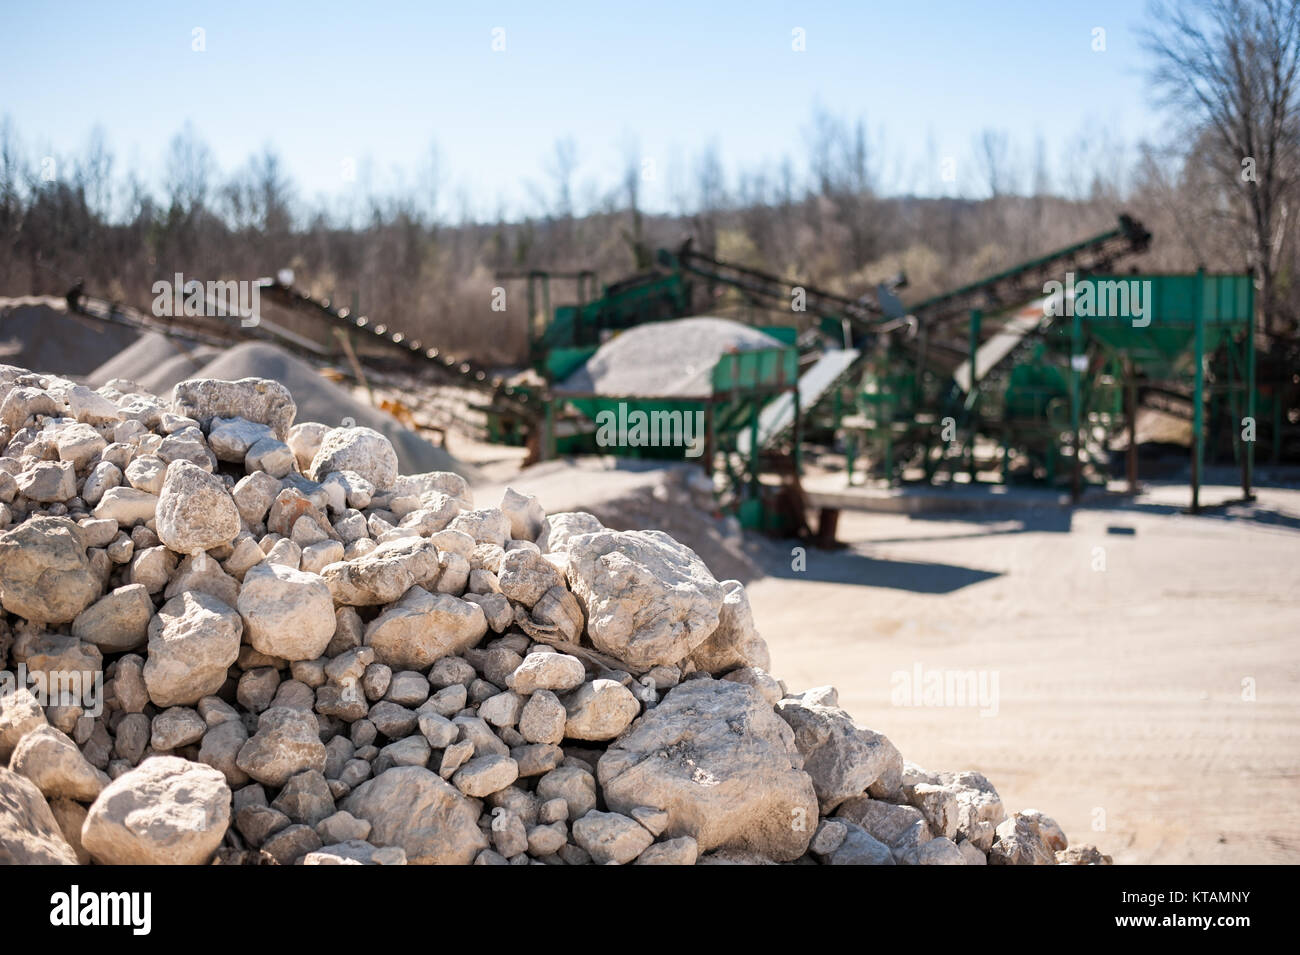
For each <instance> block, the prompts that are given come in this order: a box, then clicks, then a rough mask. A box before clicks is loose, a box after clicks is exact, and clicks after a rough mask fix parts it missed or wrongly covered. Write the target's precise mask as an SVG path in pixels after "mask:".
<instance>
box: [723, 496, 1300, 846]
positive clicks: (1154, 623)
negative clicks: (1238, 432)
mask: <svg viewBox="0 0 1300 955" xmlns="http://www.w3.org/2000/svg"><path fill="white" fill-rule="evenodd" d="M1233 494H1234V491H1233V489H1232V488H1228V487H1218V488H1208V489H1206V491H1205V496H1204V497H1203V500H1207V501H1222V500H1228V499H1230V498H1231V497H1232V496H1233ZM1186 498H1187V489H1186V486H1185V485H1182V486H1177V487H1167V488H1160V487H1157V488H1154V489H1152V490H1151V491H1150V492H1149V493H1147V494H1145V495H1143V496H1142V497H1141V498H1139V499H1138V500H1136V501H1135V502H1134V503H1133V504H1131V505H1127V506H1123V507H1118V508H1108V509H1083V510H1077V511H1075V512H1073V515H1072V516H1071V514H1070V512H1069V511H1068V510H1061V511H1059V512H1056V511H1051V512H1047V513H1044V512H1043V511H1035V512H1032V513H1028V512H1026V513H1025V514H1024V515H1023V516H1021V517H1017V516H1016V515H1015V514H1011V515H1009V516H1008V515H1007V514H1002V515H999V516H996V517H988V516H982V517H979V518H972V519H965V520H963V519H954V518H953V516H952V515H943V516H942V518H941V519H937V520H930V519H924V518H920V517H916V516H911V517H909V516H906V515H893V514H889V515H868V514H850V513H847V512H846V513H845V514H844V515H843V516H842V518H841V521H840V530H839V537H840V540H841V541H845V542H847V543H848V544H849V545H850V546H849V547H848V548H847V549H845V550H842V551H838V552H833V551H818V550H815V549H809V550H808V551H807V553H806V569H805V570H802V571H800V570H792V569H791V563H792V560H793V558H792V557H791V556H790V554H788V553H786V551H787V550H788V549H789V548H788V547H787V548H780V549H778V548H777V547H775V546H773V547H772V548H771V549H770V550H769V552H768V557H767V563H768V567H767V569H768V572H769V574H770V576H767V577H765V578H762V579H760V580H757V581H754V582H753V583H751V584H750V585H749V594H750V600H751V603H752V604H753V608H754V616H755V619H756V621H757V622H758V625H759V628H760V629H761V631H762V633H763V635H764V636H765V637H766V638H767V640H768V643H769V645H770V646H771V648H772V669H773V672H774V673H775V674H776V675H777V676H779V677H780V678H782V679H784V680H785V681H786V683H787V684H788V685H789V686H790V687H791V688H792V689H802V688H806V687H810V686H816V685H821V684H827V683H830V684H834V685H835V686H837V687H838V688H839V693H840V702H841V704H842V705H843V706H844V707H845V708H846V709H848V711H849V712H850V713H852V714H853V715H854V717H855V718H856V720H857V721H858V723H859V724H860V725H864V726H867V727H870V728H872V729H875V730H877V731H879V732H882V733H884V734H885V735H887V736H888V737H890V738H891V739H892V740H893V741H894V743H895V744H897V746H898V747H899V749H901V750H902V752H903V754H904V756H905V757H906V758H907V759H910V760H911V761H913V762H915V763H918V764H920V765H922V766H924V767H926V768H927V769H932V770H960V769H977V770H980V771H981V772H983V773H985V774H986V775H987V776H988V777H989V778H990V779H991V780H992V781H993V783H994V784H995V785H996V786H997V788H998V790H999V791H1000V793H1001V794H1002V797H1003V799H1004V801H1005V802H1006V804H1007V806H1008V808H1009V809H1023V808H1030V807H1033V808H1037V809H1041V810H1043V811H1044V812H1047V813H1048V814H1049V815H1052V816H1054V817H1055V818H1056V819H1057V820H1058V821H1059V822H1060V823H1061V825H1062V826H1063V827H1064V828H1065V831H1066V833H1067V834H1068V835H1069V836H1070V837H1071V840H1072V841H1074V842H1094V843H1095V844H1097V845H1098V846H1099V847H1100V848H1101V849H1102V851H1104V852H1106V853H1109V854H1111V855H1112V856H1114V858H1115V861H1116V863H1211V862H1219V863H1244V862H1291V863H1294V862H1297V861H1300V648H1298V646H1297V639H1298V638H1300V491H1296V490H1267V489H1265V490H1262V491H1260V493H1259V500H1258V502H1257V503H1256V504H1255V505H1254V506H1251V507H1245V506H1235V507H1227V508H1217V509H1213V510H1211V511H1210V512H1209V513H1206V514H1205V515H1203V516H1197V517H1193V516H1190V515H1187V514H1184V513H1181V509H1182V508H1183V507H1184V506H1185V505H1186ZM795 556H797V555H795ZM918 668H919V674H918ZM936 674H937V676H936ZM904 675H905V677H906V679H905V677H904ZM949 675H954V676H961V677H963V678H966V677H967V675H971V676H974V677H975V679H976V682H974V683H968V684H965V685H967V686H970V687H971V688H978V687H980V684H979V683H978V680H979V679H981V678H982V679H983V680H984V683H983V684H982V687H983V689H984V691H985V693H986V694H987V695H986V696H985V697H984V698H983V700H982V701H981V700H979V699H974V698H972V697H973V696H974V695H975V694H968V695H967V697H966V698H965V699H963V698H962V696H961V695H960V694H959V693H958V692H957V691H956V685H954V690H953V692H952V693H950V694H949V695H947V696H944V695H942V694H938V695H935V696H934V697H932V698H927V697H925V696H923V695H921V694H920V693H919V692H918V693H916V694H910V695H909V694H908V692H907V690H908V688H909V684H916V685H919V686H921V687H924V686H926V685H927V681H931V680H935V679H939V680H943V679H945V678H946V677H948V676H949ZM918 676H919V677H920V680H919V683H918V681H917V677H918ZM909 703H911V704H921V705H906V704H909ZM931 703H940V704H944V705H928V704H931ZM981 703H982V704H983V705H981Z"/></svg>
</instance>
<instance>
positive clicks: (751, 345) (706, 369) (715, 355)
mask: <svg viewBox="0 0 1300 955" xmlns="http://www.w3.org/2000/svg"><path fill="white" fill-rule="evenodd" d="M780 345H781V342H779V341H778V340H777V339H775V338H773V337H772V336H770V335H768V334H766V333H765V332H760V331H758V330H757V329H754V328H750V327H749V326H748V325H742V324H740V323H739V322H733V321H731V320H729V319H725V318H707V317H701V318H682V319H678V320H677V321H672V322H651V323H650V324H648V325H641V326H638V327H637V328H632V329H629V330H628V331H625V332H623V333H622V334H620V335H618V336H616V337H615V338H612V339H610V340H609V341H608V342H606V343H605V344H604V345H601V346H600V348H599V349H598V350H597V351H596V353H595V354H594V355H592V356H591V358H590V359H588V361H587V363H586V364H585V365H583V366H582V367H581V368H579V369H578V370H577V371H575V372H574V373H573V374H572V375H570V376H569V377H568V378H566V379H565V380H564V381H563V382H562V383H561V384H560V385H559V386H557V387H556V389H555V390H556V391H557V392H560V393H566V392H567V393H569V394H592V393H594V394H599V395H628V396H633V395H643V396H647V397H668V396H674V397H683V398H696V397H700V398H702V397H706V396H708V395H709V394H711V393H712V391H713V386H712V381H713V366H714V365H716V364H717V363H718V359H719V358H721V357H722V356H723V355H724V354H726V353H727V352H731V351H750V350H753V349H757V348H774V347H779V346H780Z"/></svg>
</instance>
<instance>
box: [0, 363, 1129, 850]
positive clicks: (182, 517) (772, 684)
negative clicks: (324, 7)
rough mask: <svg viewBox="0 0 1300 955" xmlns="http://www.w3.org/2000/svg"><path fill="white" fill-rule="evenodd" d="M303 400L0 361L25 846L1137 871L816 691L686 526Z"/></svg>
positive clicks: (0, 471)
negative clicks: (574, 498)
mask: <svg viewBox="0 0 1300 955" xmlns="http://www.w3.org/2000/svg"><path fill="white" fill-rule="evenodd" d="M297 411H298V409H297V407H296V406H295V404H294V401H293V398H292V397H291V395H290V393H289V391H288V390H287V389H286V388H284V386H282V385H280V384H279V383H277V382H275V381H271V380H267V379H259V378H248V379H242V380H239V381H220V380H212V379H205V380H198V381H188V382H183V383H181V384H180V385H178V386H177V387H176V389H175V392H174V393H173V395H172V397H171V398H170V400H160V399H158V398H155V397H152V396H148V395H144V394H138V393H135V394H123V393H120V392H119V391H117V390H116V389H114V388H112V387H105V388H101V389H100V390H99V391H91V390H89V389H88V388H86V387H84V386H77V385H74V384H73V383H72V382H69V381H66V380H62V379H58V378H53V377H48V376H39V375H32V374H29V373H27V372H24V371H22V370H20V369H14V368H8V367H2V366H0V451H2V452H3V453H2V454H0V607H2V608H3V614H0V663H2V664H4V665H5V667H6V669H5V670H4V671H3V673H2V674H0V679H5V680H6V683H5V684H4V685H3V686H0V691H2V692H0V766H7V768H0V862H8V863H38V862H40V863H65V864H74V863H78V862H80V863H86V862H89V861H94V862H99V863H109V864H141V863H171V864H186V863H188V864H200V863H206V862H212V861H215V862H219V863H223V864H271V863H278V864H285V865H287V864H295V863H301V864H308V865H332V864H358V863H359V864H383V865H390V864H427V863H459V864H466V863H477V864H530V863H534V862H538V863H544V864H569V865H574V864H583V863H597V864H603V863H609V862H616V863H631V862H635V863H638V864H691V863H696V862H702V863H755V864H766V863H771V862H802V863H823V864H833V865H843V864H881V865H893V864H951V865H963V864H973V865H982V864H985V863H992V864H1030V863H1033V864H1049V863H1056V862H1076V863H1078V862H1103V861H1108V860H1106V859H1105V857H1102V856H1100V855H1099V854H1098V853H1097V851H1096V850H1095V849H1093V848H1092V847H1090V846H1082V847H1068V848H1067V844H1066V840H1065V836H1064V834H1063V833H1062V832H1061V830H1060V827H1059V826H1058V825H1056V824H1055V823H1054V822H1053V821H1052V820H1051V819H1050V818H1049V817H1047V816H1044V815H1042V814H1041V813H1038V812H1035V811H1032V810H1029V811H1025V812H1021V813H1016V814H1014V815H1011V816H1008V815H1007V814H1006V812H1005V811H1004V809H1003V806H1002V803H1001V800H1000V799H999V798H998V795H997V792H996V791H995V790H994V788H993V786H992V785H991V784H990V783H989V782H988V780H986V779H985V778H984V777H983V776H981V775H980V774H979V773H973V772H966V773H929V772H926V771H925V770H922V769H920V768H919V767H917V766H914V765H911V764H909V763H905V762H904V761H903V758H902V756H901V755H900V754H899V752H898V750H897V749H896V748H895V747H894V746H893V745H892V744H891V743H890V742H889V740H887V739H886V738H885V737H884V736H881V735H880V734H878V733H875V732H872V731H870V730H866V729H862V728H860V727H858V726H857V725H855V724H854V722H853V720H852V718H851V717H850V716H849V714H848V713H846V712H845V711H844V710H843V709H841V708H840V707H839V706H838V705H837V701H836V694H835V690H834V689H833V688H831V687H821V688H818V689H814V690H809V691H806V692H803V693H792V692H790V691H789V690H788V689H787V688H786V687H785V686H784V685H783V684H782V683H781V682H780V681H778V680H777V679H776V678H774V677H773V676H771V675H770V674H769V673H768V672H767V670H768V653H767V648H766V645H765V644H764V642H763V640H762V638H761V637H760V636H759V634H758V632H757V630H756V628H755V625H754V621H753V618H752V615H751V614H750V611H749V605H748V601H747V599H746V596H745V589H744V587H743V586H742V585H741V584H740V583H739V582H738V581H734V580H723V581H719V580H717V579H716V578H715V577H714V576H713V574H712V573H710V571H709V569H708V568H707V567H706V566H705V565H704V564H703V562H702V561H701V560H700V559H699V558H698V556H697V555H696V554H695V553H694V552H693V551H691V550H690V549H688V548H686V547H684V546H683V545H681V544H679V543H678V542H677V541H675V540H674V539H673V538H671V537H669V536H668V535H666V534H664V533H662V532H658V531H612V530H609V529H607V528H605V527H603V526H602V525H601V524H600V522H599V521H598V520H597V519H596V518H595V517H593V516H591V515H590V514H586V513H582V512H565V513H558V514H551V515H549V516H548V515H547V514H546V513H545V512H544V511H543V509H542V507H541V505H540V504H539V502H538V501H537V499H536V498H533V497H530V496H526V495H521V494H518V493H516V492H514V491H510V490H507V491H506V492H505V493H504V494H503V496H502V498H501V500H500V502H499V503H498V504H497V505H495V506H481V507H476V506H475V502H474V501H473V500H472V499H471V497H470V492H469V489H468V487H467V485H466V483H465V481H464V480H463V479H462V478H460V477H459V476H458V475H456V474H453V473H450V472H445V471H444V472H430V473H423V474H414V475H402V474H400V471H399V467H398V457H397V454H396V453H395V451H394V449H393V447H392V445H391V443H390V442H389V441H388V440H387V439H386V438H385V437H384V436H383V435H381V434H379V433H377V432H375V431H373V430H370V429H368V428H364V427H334V428H332V427H328V426H326V425H322V424H314V423H295V421H296V417H297ZM72 674H88V675H91V676H93V675H95V674H102V677H103V684H102V694H99V695H98V696H96V695H95V694H94V693H89V694H85V695H83V696H81V697H79V698H78V699H76V700H74V699H71V698H69V697H68V696H66V695H64V696H59V697H58V698H50V697H49V696H48V695H47V693H48V691H49V690H50V689H51V687H52V686H61V687H64V688H65V689H66V688H67V687H69V686H70V680H69V677H70V676H71V675H72ZM20 678H21V679H20ZM87 682H88V684H89V685H91V686H93V680H88V681H87ZM19 684H21V685H19Z"/></svg>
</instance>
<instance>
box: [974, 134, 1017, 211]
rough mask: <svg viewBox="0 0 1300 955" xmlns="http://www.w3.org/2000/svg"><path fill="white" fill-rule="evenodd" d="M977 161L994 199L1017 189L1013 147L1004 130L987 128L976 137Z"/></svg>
mask: <svg viewBox="0 0 1300 955" xmlns="http://www.w3.org/2000/svg"><path fill="white" fill-rule="evenodd" d="M975 162H976V164H977V165H978V166H979V169H980V172H981V173H983V175H984V181H985V183H986V184H987V185H988V187H989V195H990V196H992V197H993V198H994V199H996V198H998V197H999V196H1001V195H1003V194H1004V193H1007V192H1013V191H1015V184H1014V181H1013V180H1014V174H1013V172H1012V169H1011V147H1010V143H1009V140H1008V137H1007V134H1006V133H1005V132H1004V131H1002V130H997V129H986V130H984V131H983V132H981V133H980V134H979V135H978V136H977V137H975Z"/></svg>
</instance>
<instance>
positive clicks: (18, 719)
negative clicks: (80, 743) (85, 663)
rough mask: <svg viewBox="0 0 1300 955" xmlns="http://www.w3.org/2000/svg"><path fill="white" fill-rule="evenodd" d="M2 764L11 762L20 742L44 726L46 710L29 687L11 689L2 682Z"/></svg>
mask: <svg viewBox="0 0 1300 955" xmlns="http://www.w3.org/2000/svg"><path fill="white" fill-rule="evenodd" d="M0 689H3V691H4V692H0V766H2V765H5V764H7V763H8V762H9V757H10V755H11V754H12V753H13V751H14V747H15V746H17V745H18V742H19V741H20V740H21V739H22V738H23V737H24V736H26V735H27V734H28V733H30V732H31V731H32V730H34V729H36V728H37V727H38V726H44V725H45V723H46V720H45V711H44V710H43V709H41V704H40V703H38V702H37V701H36V697H35V696H33V695H32V691H31V690H29V689H27V687H25V686H24V687H19V688H17V689H13V690H10V688H9V687H8V686H5V685H4V684H3V683H0Z"/></svg>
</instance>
